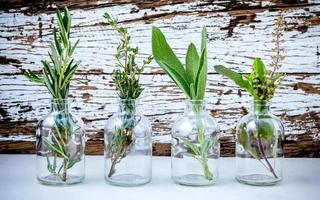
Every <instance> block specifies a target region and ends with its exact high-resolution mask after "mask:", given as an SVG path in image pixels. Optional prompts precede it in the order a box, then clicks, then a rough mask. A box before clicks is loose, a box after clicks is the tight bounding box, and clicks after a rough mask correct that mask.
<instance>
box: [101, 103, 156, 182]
mask: <svg viewBox="0 0 320 200" xmlns="http://www.w3.org/2000/svg"><path fill="white" fill-rule="evenodd" d="M137 108H138V100H136V99H120V100H119V111H118V112H117V113H115V114H114V115H112V116H111V117H110V118H109V119H108V121H107V122H106V125H105V129H104V131H105V132H104V155H105V169H104V170H105V180H106V181H107V182H109V183H110V184H112V185H118V186H137V185H143V184H146V183H148V182H150V181H151V176H152V128H151V124H150V122H149V121H148V120H147V119H146V118H145V117H144V116H143V115H141V114H140V113H139V110H138V109H137Z"/></svg>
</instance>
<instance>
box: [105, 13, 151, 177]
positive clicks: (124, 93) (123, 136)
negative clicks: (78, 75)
mask: <svg viewBox="0 0 320 200" xmlns="http://www.w3.org/2000/svg"><path fill="white" fill-rule="evenodd" d="M103 17H104V18H105V19H106V20H107V22H108V24H109V25H110V26H111V27H112V28H113V29H114V30H116V31H117V32H118V34H119V36H120V40H121V42H120V43H119V45H118V46H117V51H116V54H115V59H116V66H117V68H116V69H114V70H113V72H112V80H113V81H114V83H115V85H116V88H117V90H118V96H119V98H120V99H122V102H124V106H123V107H121V109H122V112H123V114H122V118H123V126H122V127H121V128H118V129H117V130H116V132H115V134H113V136H112V139H111V143H110V144H108V148H109V154H110V155H109V156H110V158H111V168H110V171H109V174H108V177H111V176H112V175H113V174H114V173H115V172H116V169H115V167H116V164H118V163H120V162H121V160H122V159H123V158H124V157H126V155H127V152H128V150H129V148H130V146H131V144H132V143H133V142H134V134H133V128H134V126H135V125H136V124H137V120H136V119H135V116H134V115H135V105H134V101H132V100H134V99H137V98H138V97H139V96H140V94H141V92H142V91H143V88H142V86H141V84H140V75H141V73H142V72H143V70H144V67H145V66H146V65H148V64H149V63H150V62H151V61H152V59H153V57H152V56H151V55H150V56H148V58H147V59H145V60H143V63H142V64H141V65H138V64H137V63H136V61H135V58H136V55H137V54H138V47H131V46H130V39H131V37H130V35H129V33H128V28H126V27H122V26H119V24H118V20H117V19H114V18H113V17H112V16H111V15H110V14H109V13H107V12H106V13H105V14H104V16H103Z"/></svg>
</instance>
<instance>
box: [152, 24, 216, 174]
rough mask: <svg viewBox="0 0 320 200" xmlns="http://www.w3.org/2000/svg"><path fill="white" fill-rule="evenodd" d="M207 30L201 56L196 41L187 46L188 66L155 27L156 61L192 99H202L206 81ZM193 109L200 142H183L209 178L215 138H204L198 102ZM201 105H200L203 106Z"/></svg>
mask: <svg viewBox="0 0 320 200" xmlns="http://www.w3.org/2000/svg"><path fill="white" fill-rule="evenodd" d="M206 36H207V30H206V28H205V27H204V28H203V29H202V34H201V52H200V56H199V54H198V52H197V48H196V47H195V45H194V44H193V43H190V45H189V46H188V50H187V54H186V57H185V66H184V65H183V64H182V63H181V62H180V60H179V59H178V58H177V56H176V55H175V54H174V52H173V51H172V49H171V47H170V46H169V44H168V43H167V40H166V38H165V36H164V35H163V33H162V32H161V31H160V29H158V28H157V27H153V28H152V53H153V56H154V58H155V60H156V62H157V63H158V64H159V65H160V67H162V69H163V70H164V71H165V72H166V73H167V74H168V75H169V76H170V78H171V79H172V80H173V81H174V82H175V83H176V85H177V86H178V87H179V88H180V89H181V90H182V91H183V92H184V93H185V95H186V97H187V98H188V99H190V100H203V98H204V96H205V90H206V83H207V45H206ZM192 106H193V111H194V113H195V115H196V120H197V124H196V125H197V136H198V142H199V143H200V146H197V145H196V144H194V143H192V142H190V141H188V140H186V139H184V140H183V142H184V144H185V146H186V147H188V148H189V149H190V150H191V152H188V153H186V154H185V155H186V156H192V157H194V158H195V159H197V160H198V161H199V162H200V163H201V165H202V168H203V171H204V176H205V178H206V179H208V180H212V179H213V174H212V173H211V172H210V169H209V167H208V158H207V152H208V150H209V149H210V148H211V147H212V145H213V144H214V142H213V140H212V139H205V138H204V134H203V122H202V120H201V116H200V112H201V109H199V105H197V104H196V103H195V104H194V105H192ZM200 107H201V106H200Z"/></svg>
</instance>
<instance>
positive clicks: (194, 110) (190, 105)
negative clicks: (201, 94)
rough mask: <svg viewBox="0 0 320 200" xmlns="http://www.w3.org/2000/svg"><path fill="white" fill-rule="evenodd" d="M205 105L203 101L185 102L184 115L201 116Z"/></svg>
mask: <svg viewBox="0 0 320 200" xmlns="http://www.w3.org/2000/svg"><path fill="white" fill-rule="evenodd" d="M205 110H206V108H205V103H204V101H203V100H187V101H186V109H185V113H186V114H192V115H202V114H203V113H204V112H205Z"/></svg>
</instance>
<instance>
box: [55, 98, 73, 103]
mask: <svg viewBox="0 0 320 200" xmlns="http://www.w3.org/2000/svg"><path fill="white" fill-rule="evenodd" d="M74 101H75V100H74V99H51V100H50V102H51V103H52V104H70V103H73V102H74Z"/></svg>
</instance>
